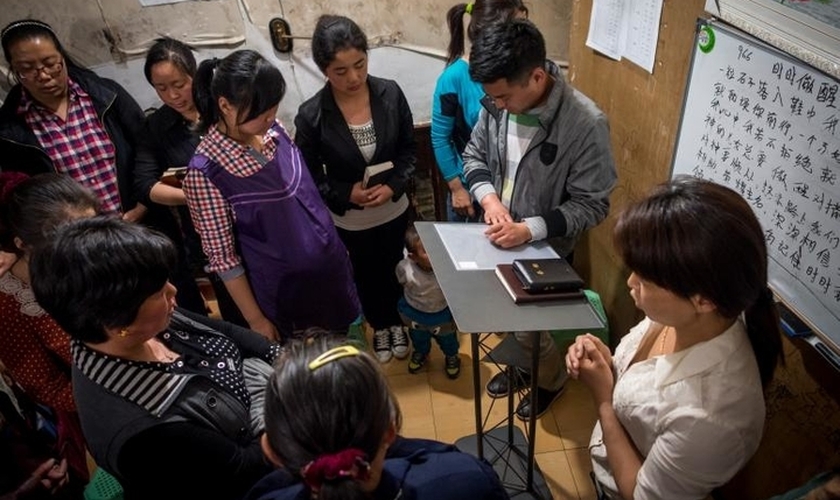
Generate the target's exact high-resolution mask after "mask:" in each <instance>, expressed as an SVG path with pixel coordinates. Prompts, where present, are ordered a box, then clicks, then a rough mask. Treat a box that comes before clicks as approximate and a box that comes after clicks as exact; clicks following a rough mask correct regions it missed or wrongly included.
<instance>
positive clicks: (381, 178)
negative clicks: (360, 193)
mask: <svg viewBox="0 0 840 500" xmlns="http://www.w3.org/2000/svg"><path fill="white" fill-rule="evenodd" d="M393 169H394V164H393V163H392V162H390V161H386V162H382V163H377V164H376V165H368V166H367V167H365V176H364V177H363V178H362V189H367V188H369V187H372V186H376V185H377V184H384V183H385V181H387V180H388V178H389V177H391V174H392V173H393V172H392V170H393Z"/></svg>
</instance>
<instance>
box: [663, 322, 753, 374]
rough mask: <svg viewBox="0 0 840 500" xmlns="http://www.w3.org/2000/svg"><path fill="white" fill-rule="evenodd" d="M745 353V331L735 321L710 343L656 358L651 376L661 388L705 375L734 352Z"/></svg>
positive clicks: (747, 347) (747, 341)
mask: <svg viewBox="0 0 840 500" xmlns="http://www.w3.org/2000/svg"><path fill="white" fill-rule="evenodd" d="M745 349H746V350H748V351H750V352H751V351H752V348H751V347H750V345H749V338H748V337H747V331H746V328H745V327H744V324H743V323H742V322H741V320H740V319H739V320H737V321H735V323H733V324H732V326H730V327H729V328H728V329H727V330H726V331H725V332H723V333H721V334H720V335H718V336H717V337H715V338H713V339H711V340H707V341H705V342H701V343H699V344H696V345H693V346H691V347H689V348H688V349H685V350H683V351H679V352H675V353H673V354H668V355H666V356H660V357H658V358H656V367H655V375H654V378H655V384H656V387H664V386H666V385H670V384H673V383H675V382H679V381H680V380H684V379H687V378H690V377H693V376H695V375H698V374H700V373H703V372H705V371H708V370H710V369H711V368H713V367H714V366H715V365H718V364H720V363H721V362H723V361H724V360H726V359H728V358H729V357H730V356H732V355H733V354H735V353H736V352H738V351H741V350H745Z"/></svg>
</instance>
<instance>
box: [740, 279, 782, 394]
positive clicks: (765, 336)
mask: <svg viewBox="0 0 840 500" xmlns="http://www.w3.org/2000/svg"><path fill="white" fill-rule="evenodd" d="M744 319H745V321H746V323H747V336H748V337H749V338H750V344H751V345H752V349H753V352H754V353H755V359H756V361H757V362H758V371H759V373H760V374H761V385H763V386H765V387H766V386H767V384H768V383H770V381H771V380H772V379H773V372H774V371H775V369H776V364H777V362H779V361H781V362H782V363H784V352H783V351H782V333H781V328H780V327H779V309H778V307H777V306H776V302H775V301H774V300H773V292H771V291H770V289H768V288H765V289H764V290H763V291H762V292H761V293H759V295H758V298H757V299H756V301H755V302H753V303H752V305H751V306H749V307H747V309H746V310H745V311H744Z"/></svg>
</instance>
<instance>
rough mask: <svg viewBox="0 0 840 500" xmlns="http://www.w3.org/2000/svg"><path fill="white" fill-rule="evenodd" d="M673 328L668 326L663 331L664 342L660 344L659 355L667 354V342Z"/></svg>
mask: <svg viewBox="0 0 840 500" xmlns="http://www.w3.org/2000/svg"><path fill="white" fill-rule="evenodd" d="M669 328H671V327H670V326H666V327H665V328H663V329H662V340H661V341H660V342H659V354H665V341H666V340H667V339H668V329H669Z"/></svg>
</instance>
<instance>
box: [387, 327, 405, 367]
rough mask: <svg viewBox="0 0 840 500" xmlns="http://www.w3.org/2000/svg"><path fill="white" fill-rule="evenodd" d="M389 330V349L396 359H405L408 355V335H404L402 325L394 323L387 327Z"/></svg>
mask: <svg viewBox="0 0 840 500" xmlns="http://www.w3.org/2000/svg"><path fill="white" fill-rule="evenodd" d="M388 331H389V332H391V351H392V352H393V353H394V357H396V358H397V359H405V358H407V357H408V335H406V333H405V331H404V330H403V327H401V326H398V325H394V326H392V327H389V328H388Z"/></svg>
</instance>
